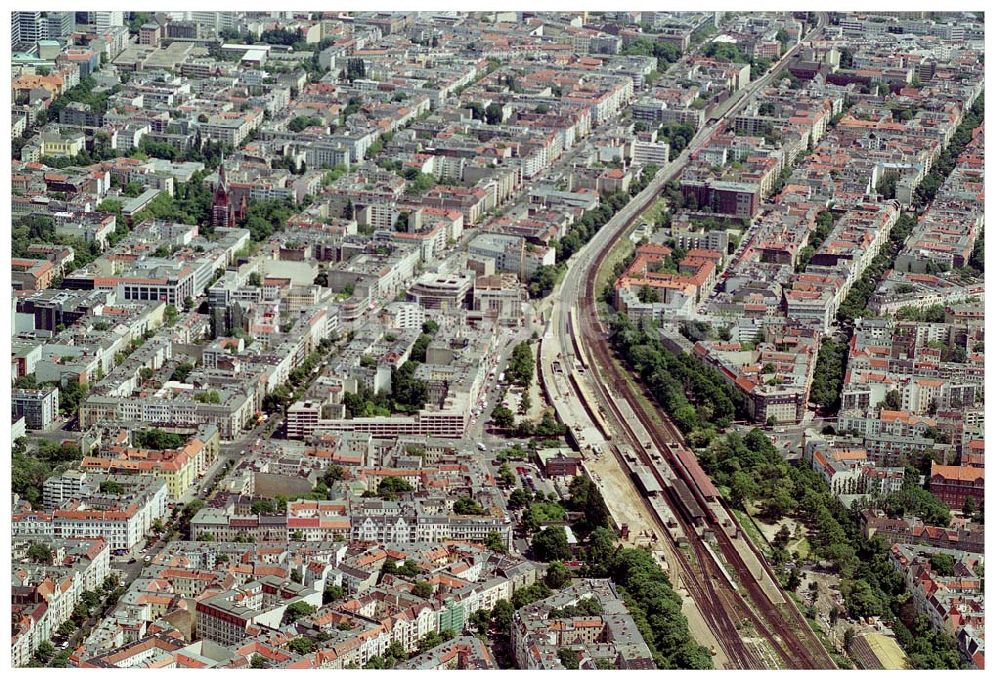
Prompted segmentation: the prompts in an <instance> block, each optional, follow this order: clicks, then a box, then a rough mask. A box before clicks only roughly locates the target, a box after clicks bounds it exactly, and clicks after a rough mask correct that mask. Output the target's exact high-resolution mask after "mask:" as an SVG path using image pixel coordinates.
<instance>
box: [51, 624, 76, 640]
mask: <svg viewBox="0 0 1000 679" xmlns="http://www.w3.org/2000/svg"><path fill="white" fill-rule="evenodd" d="M76 630H77V626H76V623H75V622H73V621H72V620H64V621H63V622H62V624H61V625H59V628H58V629H57V630H56V633H57V634H58V635H59V636H61V637H68V636H72V634H73V632H75V631H76Z"/></svg>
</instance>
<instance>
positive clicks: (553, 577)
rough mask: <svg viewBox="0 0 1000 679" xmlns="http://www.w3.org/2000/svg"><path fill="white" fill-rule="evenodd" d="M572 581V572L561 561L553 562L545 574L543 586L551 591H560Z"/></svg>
mask: <svg viewBox="0 0 1000 679" xmlns="http://www.w3.org/2000/svg"><path fill="white" fill-rule="evenodd" d="M572 579H573V572H572V571H570V569H569V568H567V567H566V564H564V563H563V562H562V561H553V562H552V563H551V564H549V569H548V570H547V571H546V572H545V584H546V585H547V586H549V587H551V588H552V589H562V588H563V587H565V586H566V584H567V583H568V582H569V581H570V580H572Z"/></svg>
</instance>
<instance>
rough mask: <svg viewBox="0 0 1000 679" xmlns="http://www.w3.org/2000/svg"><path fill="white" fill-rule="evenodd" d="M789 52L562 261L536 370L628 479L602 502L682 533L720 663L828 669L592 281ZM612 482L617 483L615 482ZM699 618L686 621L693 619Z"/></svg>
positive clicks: (582, 438) (696, 597)
mask: <svg viewBox="0 0 1000 679" xmlns="http://www.w3.org/2000/svg"><path fill="white" fill-rule="evenodd" d="M817 30H818V29H817ZM815 33H816V31H813V32H811V33H810V35H809V36H807V38H808V37H811V36H812V35H815ZM793 51H794V50H793ZM790 56H791V52H790V53H789V55H786V57H784V58H783V59H782V60H781V61H780V62H779V63H778V64H775V66H774V67H773V68H772V70H771V72H769V74H768V75H766V76H764V77H763V78H761V79H760V80H758V81H757V82H756V83H754V84H751V86H750V87H749V88H747V90H746V91H744V92H743V93H741V94H740V95H739V96H736V95H734V97H733V98H732V100H731V103H730V102H727V105H726V106H725V107H723V111H722V115H721V116H720V118H719V120H718V122H716V123H713V124H711V125H709V126H707V127H706V128H703V129H702V130H701V132H699V133H698V134H697V135H696V136H695V139H694V140H692V142H691V144H690V146H689V147H688V148H687V149H685V150H684V151H682V152H681V154H679V156H678V157H677V159H676V160H675V161H674V162H672V163H671V164H670V165H668V166H667V167H665V168H663V169H662V170H661V171H660V172H658V173H657V174H656V176H655V177H654V179H653V181H652V182H650V184H649V186H647V187H646V189H644V190H643V191H642V192H640V193H639V194H638V195H637V196H636V197H635V198H634V199H633V200H632V201H631V202H630V203H629V204H628V205H626V206H625V208H623V209H622V210H621V211H620V212H618V213H617V214H616V215H614V216H613V217H612V218H611V219H610V220H609V221H608V222H607V224H605V226H604V227H603V228H602V229H601V230H600V231H599V232H598V233H597V234H595V235H594V237H593V238H592V239H591V240H590V241H589V242H588V243H587V244H586V245H585V246H584V247H583V248H581V250H580V251H579V252H577V253H576V254H575V255H574V256H573V257H572V258H571V259H570V261H569V266H568V269H567V272H566V276H565V278H564V279H563V281H562V282H561V284H560V285H559V286H558V288H557V290H556V291H555V292H554V295H553V296H554V297H555V298H556V299H558V301H557V302H556V303H554V304H553V306H552V308H551V312H550V315H549V318H548V324H547V326H546V331H545V336H544V338H543V341H542V349H541V352H542V353H541V356H540V362H541V364H542V366H543V371H542V372H543V376H544V378H545V379H546V380H547V384H550V385H551V390H550V397H552V398H553V402H554V403H555V404H556V408H557V410H558V411H559V415H560V417H561V418H563V421H564V422H566V423H567V424H568V425H569V426H570V428H571V429H572V430H573V431H574V434H575V435H576V436H577V438H578V441H579V442H580V443H581V448H583V449H584V450H585V455H589V452H587V449H588V448H589V447H590V446H592V445H593V443H594V441H593V440H594V439H598V440H597V443H598V444H603V446H604V447H603V448H602V449H603V450H604V451H605V452H604V453H603V457H604V458H605V459H613V460H614V461H615V462H616V463H617V465H618V466H619V472H620V475H621V476H620V477H612V478H624V479H627V480H628V481H629V482H631V483H632V485H633V487H634V488H635V489H636V493H635V494H634V495H633V494H631V493H629V494H626V496H624V497H621V496H619V497H610V498H609V499H608V504H609V506H611V505H615V504H618V503H619V500H623V501H626V502H630V503H632V504H633V506H634V507H635V508H636V509H635V510H634V511H635V512H636V513H639V512H640V511H641V512H642V513H644V514H645V515H646V516H648V517H649V518H650V519H651V521H652V523H653V524H654V525H656V529H658V530H655V531H654V534H660V535H662V534H663V533H667V534H669V533H671V532H673V534H674V535H675V536H678V537H679V538H681V539H680V540H679V541H678V542H674V541H672V540H671V541H670V542H669V543H668V545H667V546H668V547H669V550H667V551H669V552H670V553H672V554H673V563H674V564H675V565H676V566H679V570H680V573H679V577H680V581H681V582H683V583H684V586H685V588H686V589H687V592H688V593H689V594H690V596H691V598H692V600H693V601H694V602H695V603H696V604H697V609H698V611H699V613H700V617H699V618H698V621H699V623H701V622H703V623H704V624H705V626H706V627H707V628H708V629H710V630H711V632H712V635H713V636H714V638H715V639H716V640H717V641H719V642H721V644H720V645H718V646H715V650H716V652H724V653H725V654H726V655H727V656H728V661H727V662H725V666H727V667H733V668H756V669H767V668H775V667H785V668H801V669H806V668H823V669H825V668H830V669H832V668H834V667H835V664H834V663H833V660H832V659H831V658H830V656H829V654H828V653H827V652H826V650H825V648H824V647H823V645H822V643H821V642H820V640H819V639H818V638H817V637H816V636H815V634H814V633H813V632H812V629H811V628H810V627H809V625H808V623H807V622H806V621H805V619H804V618H803V617H802V616H801V614H800V613H799V611H798V610H797V608H796V606H795V604H794V602H792V601H791V600H790V598H789V597H788V596H787V595H785V594H784V593H783V592H781V591H780V588H778V586H777V584H776V583H775V582H774V579H773V575H772V574H771V572H770V569H769V568H768V567H767V565H766V561H765V560H764V559H763V557H762V555H760V554H759V553H757V552H756V551H754V550H753V548H752V547H749V548H748V547H747V545H745V544H739V543H741V542H745V540H744V538H743V537H742V536H741V532H740V528H739V525H738V523H736V522H733V521H732V520H731V517H730V516H729V514H728V511H726V510H725V508H724V507H723V506H722V505H721V504H720V501H719V499H718V498H717V493H716V492H715V489H714V487H713V486H712V484H711V481H710V480H709V479H708V478H707V476H705V474H704V472H703V471H702V470H701V468H700V467H699V466H698V464H697V460H696V458H695V457H694V455H693V454H692V453H691V451H689V450H687V449H686V447H685V446H684V440H683V437H682V436H681V435H680V433H679V432H678V431H677V430H676V428H675V427H674V426H673V423H672V422H670V421H669V420H668V419H666V418H665V417H664V416H663V415H662V413H661V412H660V411H659V410H658V409H654V408H649V410H647V409H646V408H648V407H649V406H648V404H647V403H646V398H645V395H644V393H643V389H642V388H641V387H640V386H639V385H636V384H635V383H634V382H633V380H632V379H631V377H630V375H629V374H628V373H627V371H625V370H624V369H623V367H622V366H621V365H620V364H619V363H618V362H617V360H616V359H615V358H614V357H613V356H612V355H611V351H610V348H609V346H608V338H607V333H606V329H605V328H604V325H603V323H602V321H601V320H600V319H599V318H598V315H597V306H596V303H595V301H596V299H597V294H598V292H599V291H597V290H595V285H596V280H595V279H596V275H597V271H598V270H599V268H600V266H601V262H602V261H603V259H604V257H605V256H606V254H607V253H608V252H609V251H610V250H611V248H612V247H613V245H614V243H615V242H616V241H617V240H618V239H620V238H622V237H624V235H625V234H626V233H627V232H628V230H629V227H630V225H631V224H632V223H633V222H634V221H635V220H636V219H637V218H638V217H639V216H640V215H641V214H642V213H643V212H644V211H645V210H646V209H647V208H648V207H649V205H650V204H651V203H652V202H653V201H655V200H656V198H657V196H658V194H659V191H660V190H661V188H662V187H663V185H664V184H665V183H666V182H667V181H668V180H669V179H670V178H671V177H674V176H676V175H677V173H679V172H680V170H681V169H682V168H683V165H684V164H685V163H686V162H687V159H688V157H689V154H690V152H691V151H692V150H694V149H697V148H698V147H699V146H700V145H701V144H702V143H703V142H704V140H705V139H706V138H707V136H708V135H710V134H711V133H712V132H713V131H714V130H715V129H717V127H718V126H719V125H723V124H726V118H727V117H729V116H731V115H732V114H733V113H734V112H735V111H738V110H739V108H740V106H742V104H743V103H744V102H745V101H746V100H747V99H748V97H749V96H750V95H751V94H752V93H753V91H755V90H757V89H759V88H760V87H762V86H764V85H766V84H767V83H768V82H770V80H772V79H773V77H774V76H776V75H777V73H778V71H779V69H780V68H783V66H784V64H785V63H787V60H788V59H789V58H790ZM557 376H558V377H557ZM608 443H610V444H613V445H608ZM612 456H613V457H612ZM598 473H599V472H598ZM605 485H607V486H608V487H611V484H602V485H601V487H602V492H603V491H604V486H605ZM616 485H618V486H619V487H620V482H619V483H618V484H616ZM636 502H638V504H635V503H636ZM640 508H641V509H640ZM619 511H620V510H619ZM684 538H686V541H685V540H684ZM658 539H662V538H658ZM700 627H701V625H700V624H693V625H692V629H698V628H700Z"/></svg>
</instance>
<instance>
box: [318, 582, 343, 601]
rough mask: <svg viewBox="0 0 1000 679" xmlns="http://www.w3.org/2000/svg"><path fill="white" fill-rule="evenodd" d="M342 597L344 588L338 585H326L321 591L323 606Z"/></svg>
mask: <svg viewBox="0 0 1000 679" xmlns="http://www.w3.org/2000/svg"><path fill="white" fill-rule="evenodd" d="M343 596H344V588H343V587H342V586H340V585H332V584H328V585H327V587H326V589H324V590H323V605H324V606H326V605H327V604H329V603H332V602H334V601H336V600H337V599H340V598H342V597H343Z"/></svg>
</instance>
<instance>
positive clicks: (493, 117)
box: [486, 102, 503, 125]
mask: <svg viewBox="0 0 1000 679" xmlns="http://www.w3.org/2000/svg"><path fill="white" fill-rule="evenodd" d="M502 120H503V106H501V105H500V104H498V103H497V102H493V103H491V104H490V105H489V106H487V107H486V124H487V125H498V124H500V122H501V121H502Z"/></svg>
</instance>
